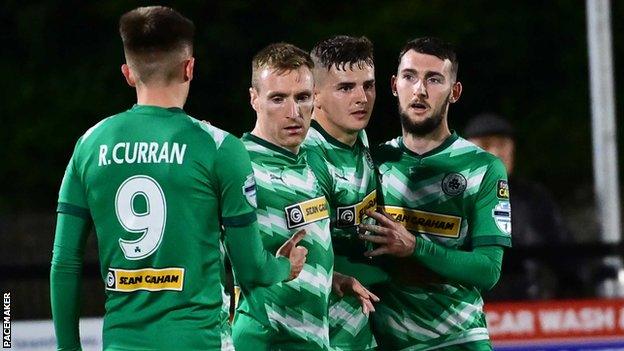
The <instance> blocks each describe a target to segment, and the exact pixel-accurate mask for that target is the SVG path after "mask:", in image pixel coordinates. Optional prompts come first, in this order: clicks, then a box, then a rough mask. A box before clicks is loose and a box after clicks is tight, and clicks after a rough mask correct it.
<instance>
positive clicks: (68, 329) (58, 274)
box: [50, 213, 89, 351]
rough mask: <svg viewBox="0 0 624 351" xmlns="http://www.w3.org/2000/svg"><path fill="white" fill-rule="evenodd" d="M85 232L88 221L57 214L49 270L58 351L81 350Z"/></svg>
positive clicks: (87, 228)
mask: <svg viewBox="0 0 624 351" xmlns="http://www.w3.org/2000/svg"><path fill="white" fill-rule="evenodd" d="M88 231H89V221H87V220H85V219H83V218H80V217H76V216H72V215H68V214H63V213H59V215H58V218H57V226H56V235H55V239H54V250H53V255H52V268H51V269H50V303H51V307H52V318H53V320H54V330H55V333H56V340H57V349H58V350H63V351H65V350H80V349H81V348H80V336H79V332H78V320H79V317H80V286H81V273H82V256H83V249H84V244H85V240H86V236H87V234H88Z"/></svg>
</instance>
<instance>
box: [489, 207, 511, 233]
mask: <svg viewBox="0 0 624 351" xmlns="http://www.w3.org/2000/svg"><path fill="white" fill-rule="evenodd" d="M492 217H493V218H494V223H496V226H497V227H498V229H500V230H501V231H502V232H503V233H505V234H508V235H509V234H511V205H510V204H509V201H499V202H498V204H497V205H496V206H495V207H494V209H493V210H492Z"/></svg>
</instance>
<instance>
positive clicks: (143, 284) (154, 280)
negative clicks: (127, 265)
mask: <svg viewBox="0 0 624 351" xmlns="http://www.w3.org/2000/svg"><path fill="white" fill-rule="evenodd" d="M183 287H184V268H178V267H169V268H159V269H157V268H145V269H135V270H127V269H117V268H109V269H108V274H107V275H106V290H110V291H120V292H132V291H138V290H146V291H162V290H173V291H182V289H183Z"/></svg>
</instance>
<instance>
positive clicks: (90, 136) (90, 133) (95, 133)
mask: <svg viewBox="0 0 624 351" xmlns="http://www.w3.org/2000/svg"><path fill="white" fill-rule="evenodd" d="M123 114H124V112H121V113H118V114H115V115H112V116H107V117H105V118H103V119H101V120H100V121H99V122H97V123H96V124H94V125H93V126H91V127H90V128H89V129H87V130H86V131H85V132H84V133H83V134H82V135H81V136H80V138H78V143H77V145H76V146H77V147H81V146H83V145H85V144H88V143H89V142H90V141H92V140H96V139H98V138H99V136H100V135H102V134H103V133H105V132H106V130H107V126H108V125H110V124H111V123H114V122H115V120H118V119H119V118H120V116H122V115H123Z"/></svg>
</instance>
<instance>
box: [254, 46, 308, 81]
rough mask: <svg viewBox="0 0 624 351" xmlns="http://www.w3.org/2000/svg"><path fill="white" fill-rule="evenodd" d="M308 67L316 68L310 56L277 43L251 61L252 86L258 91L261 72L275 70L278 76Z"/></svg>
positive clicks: (294, 47)
mask: <svg viewBox="0 0 624 351" xmlns="http://www.w3.org/2000/svg"><path fill="white" fill-rule="evenodd" d="M301 67H307V68H309V69H310V70H312V69H313V68H314V62H313V61H312V58H311V57H310V55H309V54H308V53H307V52H305V51H303V50H301V49H300V48H298V47H296V46H294V45H292V44H288V43H275V44H270V45H268V46H266V47H265V48H264V49H262V50H260V51H259V52H258V53H257V54H256V55H255V56H254V58H253V60H252V61H251V86H252V87H254V88H255V89H256V90H258V89H259V88H258V80H259V77H258V76H259V74H260V71H262V70H263V69H265V68H270V69H273V70H274V71H275V72H276V73H277V74H282V73H285V72H288V71H292V70H297V69H299V68H301Z"/></svg>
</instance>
